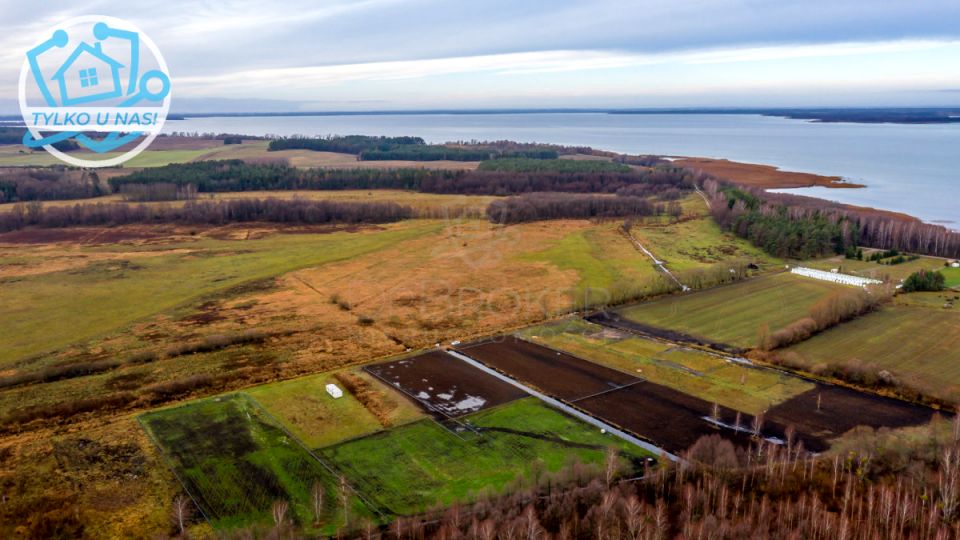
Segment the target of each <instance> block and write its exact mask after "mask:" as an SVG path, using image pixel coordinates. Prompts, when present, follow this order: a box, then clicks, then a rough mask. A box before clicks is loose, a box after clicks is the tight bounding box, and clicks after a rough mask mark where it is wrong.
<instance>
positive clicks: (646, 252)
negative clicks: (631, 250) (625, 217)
mask: <svg viewBox="0 0 960 540" xmlns="http://www.w3.org/2000/svg"><path fill="white" fill-rule="evenodd" d="M621 230H622V231H623V232H624V233H626V235H627V239H628V240H630V243H632V244H633V247H635V248H636V249H638V250H640V251H641V252H643V253H644V255H646V256H647V257H650V259H652V260H653V265H654V266H656V267H657V270H660V271H661V272H663V273H664V274H666V275H667V276H668V277H669V278H670V279H672V280H673V282H674V283H676V284H677V285H679V286H680V290H681V291H683V292H687V291H690V290H691V289H690V287H687V286H686V285H684V284H683V283H680V280H679V279H677V276H675V275H673V272H671V271H670V270H668V269H667V266H666V263H665V262H663V261H661V260H660V259H658V258H657V257H656V256H655V255H654V254H653V253H652V252H651V251H650V250H649V249H647V248H646V247H644V245H643V244H641V243H640V241H639V240H637V237H635V236H634V235H633V233H632V232H630V230H629V229H621Z"/></svg>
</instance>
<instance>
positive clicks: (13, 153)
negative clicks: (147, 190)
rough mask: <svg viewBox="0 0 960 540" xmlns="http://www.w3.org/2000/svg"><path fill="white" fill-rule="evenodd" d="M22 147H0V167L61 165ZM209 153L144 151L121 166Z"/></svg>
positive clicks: (182, 160)
mask: <svg viewBox="0 0 960 540" xmlns="http://www.w3.org/2000/svg"><path fill="white" fill-rule="evenodd" d="M22 149H23V147H22V146H19V145H10V146H0V166H8V167H9V166H14V167H26V166H46V165H62V164H63V162H62V161H60V159H59V158H57V157H55V156H53V155H51V154H48V153H47V152H45V151H37V152H24V153H20V150H22ZM208 153H210V150H145V151H143V152H142V153H140V155H138V156H136V157H134V158H133V159H131V160H130V161H127V162H125V163H124V164H123V166H124V167H162V166H163V165H169V164H171V163H186V162H188V161H193V160H195V159H197V158H200V157H202V156H204V155H206V154H208ZM74 155H75V157H78V158H80V159H95V160H107V159H111V158H114V157H117V156H119V155H121V154H120V153H117V152H104V153H103V154H93V153H90V152H82V153H75V154H74Z"/></svg>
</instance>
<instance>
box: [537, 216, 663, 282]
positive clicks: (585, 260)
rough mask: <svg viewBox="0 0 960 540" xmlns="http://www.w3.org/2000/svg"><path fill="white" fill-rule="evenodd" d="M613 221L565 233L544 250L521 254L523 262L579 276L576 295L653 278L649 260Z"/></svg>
mask: <svg viewBox="0 0 960 540" xmlns="http://www.w3.org/2000/svg"><path fill="white" fill-rule="evenodd" d="M616 227H617V226H616V225H615V224H610V225H607V226H602V227H598V228H592V229H588V230H580V231H576V232H574V233H571V234H569V235H567V236H565V237H564V238H563V239H561V240H559V241H558V242H555V243H554V244H553V245H551V246H549V247H547V249H545V250H543V251H539V252H534V253H530V254H527V255H523V256H522V258H523V260H524V261H543V262H548V263H550V264H553V265H554V266H556V267H557V268H560V269H562V270H573V271H576V272H577V275H578V276H579V277H580V280H579V283H578V285H577V287H578V293H577V294H578V296H579V295H583V294H587V293H588V291H589V290H591V289H593V290H598V291H599V290H603V289H609V288H612V287H616V286H619V285H625V284H634V283H643V282H645V281H648V280H652V279H656V278H657V276H658V274H657V270H656V269H655V268H654V266H653V263H652V262H651V261H650V259H649V258H648V257H647V256H645V255H644V254H643V253H640V252H638V251H637V250H636V248H634V247H633V245H631V244H630V242H629V240H627V239H626V238H624V237H623V235H621V234H620V233H619V232H618V231H617V230H616Z"/></svg>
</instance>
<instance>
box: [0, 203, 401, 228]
mask: <svg viewBox="0 0 960 540" xmlns="http://www.w3.org/2000/svg"><path fill="white" fill-rule="evenodd" d="M413 216H414V212H413V210H412V209H411V208H410V207H408V206H401V205H399V204H396V203H392V202H340V201H327V200H306V199H236V200H226V201H187V202H185V203H183V204H182V205H180V206H174V205H166V204H160V205H145V204H139V205H130V204H123V203H84V204H75V205H73V206H43V205H42V204H39V203H30V204H17V205H15V206H14V207H13V208H12V209H11V210H10V211H8V212H3V213H0V232H7V231H13V230H18V229H22V228H24V227H28V226H37V227H50V228H57V227H73V226H105V225H126V224H133V223H138V224H140V223H142V224H159V223H182V224H198V225H200V224H210V225H220V224H224V223H232V222H251V221H262V222H272V223H297V224H308V225H309V224H328V223H390V222H394V221H400V220H403V219H410V218H411V217H413Z"/></svg>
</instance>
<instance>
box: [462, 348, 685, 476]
mask: <svg viewBox="0 0 960 540" xmlns="http://www.w3.org/2000/svg"><path fill="white" fill-rule="evenodd" d="M446 352H447V354H449V355H451V356H453V357H454V358H457V359H459V360H463V361H464V362H466V363H468V364H470V365H471V366H473V367H475V368H477V369H479V370H481V371H483V372H484V373H488V374H490V375H493V376H494V377H496V378H498V379H500V380H501V381H503V382H505V383H507V384H510V385H513V386H516V387H517V388H519V389H521V390H523V391H524V392H526V393H528V394H530V395H531V396H533V397H535V398H537V399H539V400H540V401H542V402H544V403H546V404H547V405H550V406H551V407H554V408H556V409H559V410H561V411H563V412H565V413H567V414H569V415H570V416H572V417H574V418H577V419H579V420H582V421H584V422H586V423H588V424H590V425H592V426H595V427H598V428H600V429H603V430H606V431H607V433H610V434H611V435H614V436H616V437H619V438H621V439H623V440H625V441H627V442H628V443H632V444H635V445H637V446H639V447H640V448H643V449H644V450H647V451H649V452H652V453H653V454H655V455H658V456H661V455H662V456H665V457H666V458H667V459H669V460H670V461H680V458H679V457H678V456H675V455H673V454H671V453H669V452H667V451H666V450H664V449H662V448H660V447H658V446H654V445H652V444H650V443H648V442H647V441H644V440H642V439H639V438H637V437H634V436H633V435H630V434H629V433H627V432H625V431H622V430H620V429H617V428H615V427H613V426H611V425H610V424H607V423H606V422H604V421H603V420H600V419H599V418H596V417H594V416H591V415H589V414H587V413H584V412H581V411H580V410H578V409H575V408H573V407H571V406H569V405H567V404H566V403H564V402H562V401H560V400H557V399H553V398H552V397H550V396H547V395H546V394H542V393H540V392H538V391H536V390H534V389H533V388H530V387H529V386H526V385H525V384H523V383H521V382H519V381H517V380H514V379H512V378H510V377H507V376H506V375H504V374H502V373H500V372H499V371H497V370H494V369H491V368H488V367H487V366H486V365H484V364H483V363H481V362H478V361H476V360H474V359H473V358H470V357H469V356H467V355H465V354H463V353H460V352H457V351H453V350H447V351H446Z"/></svg>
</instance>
